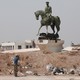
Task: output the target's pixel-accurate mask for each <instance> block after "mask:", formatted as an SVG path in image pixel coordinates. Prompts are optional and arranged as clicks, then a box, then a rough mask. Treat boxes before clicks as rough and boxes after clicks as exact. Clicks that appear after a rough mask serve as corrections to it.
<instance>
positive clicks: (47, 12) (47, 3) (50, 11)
mask: <svg viewBox="0 0 80 80" xmlns="http://www.w3.org/2000/svg"><path fill="white" fill-rule="evenodd" d="M45 13H46V16H47V17H48V18H51V14H52V8H51V6H49V2H46V7H45Z"/></svg>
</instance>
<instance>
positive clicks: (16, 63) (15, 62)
mask: <svg viewBox="0 0 80 80" xmlns="http://www.w3.org/2000/svg"><path fill="white" fill-rule="evenodd" d="M19 60H20V58H19V55H17V54H16V55H15V56H14V59H13V62H14V76H15V77H17V72H18V66H19V64H18V61H19Z"/></svg>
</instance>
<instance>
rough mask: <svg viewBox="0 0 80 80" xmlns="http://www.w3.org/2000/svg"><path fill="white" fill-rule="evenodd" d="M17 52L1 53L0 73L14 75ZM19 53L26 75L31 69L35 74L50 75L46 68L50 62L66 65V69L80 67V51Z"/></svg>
mask: <svg viewBox="0 0 80 80" xmlns="http://www.w3.org/2000/svg"><path fill="white" fill-rule="evenodd" d="M15 54H16V53H6V54H2V53H0V75H13V63H12V60H13V57H14V55H15ZM17 54H19V56H20V62H19V63H20V66H19V71H20V72H21V73H23V74H25V75H26V71H29V72H30V71H31V72H33V73H34V75H49V74H48V72H47V70H46V65H47V64H48V63H51V64H52V65H53V66H55V67H64V68H66V69H70V68H79V67H80V51H75V52H59V53H55V52H50V51H35V52H25V53H17ZM31 72H30V73H31ZM21 73H19V74H21Z"/></svg>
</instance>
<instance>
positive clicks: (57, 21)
mask: <svg viewBox="0 0 80 80" xmlns="http://www.w3.org/2000/svg"><path fill="white" fill-rule="evenodd" d="M60 24H61V20H60V18H59V17H58V16H56V17H55V26H56V29H57V32H58V31H60Z"/></svg>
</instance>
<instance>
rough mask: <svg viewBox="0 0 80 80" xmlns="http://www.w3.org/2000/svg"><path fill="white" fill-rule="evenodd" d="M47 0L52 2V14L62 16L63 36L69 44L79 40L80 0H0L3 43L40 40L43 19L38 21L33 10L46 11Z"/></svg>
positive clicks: (61, 36)
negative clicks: (38, 37)
mask: <svg viewBox="0 0 80 80" xmlns="http://www.w3.org/2000/svg"><path fill="white" fill-rule="evenodd" d="M46 1H49V2H50V6H51V7H52V12H53V13H52V15H55V16H59V17H60V19H61V25H60V27H61V30H60V32H59V35H60V39H63V40H65V45H66V46H67V45H70V43H71V42H74V43H76V44H77V43H80V36H79V34H80V0H0V42H4V41H18V40H20V41H24V40H26V39H28V40H29V39H37V36H36V34H37V31H38V29H39V27H40V19H39V20H38V21H37V20H36V18H35V15H34V12H35V11H37V10H44V8H45V6H46V5H45V2H46ZM43 31H44V32H46V29H45V26H44V27H43V28H42V29H41V31H40V32H43ZM50 31H51V29H50V27H49V32H50Z"/></svg>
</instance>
